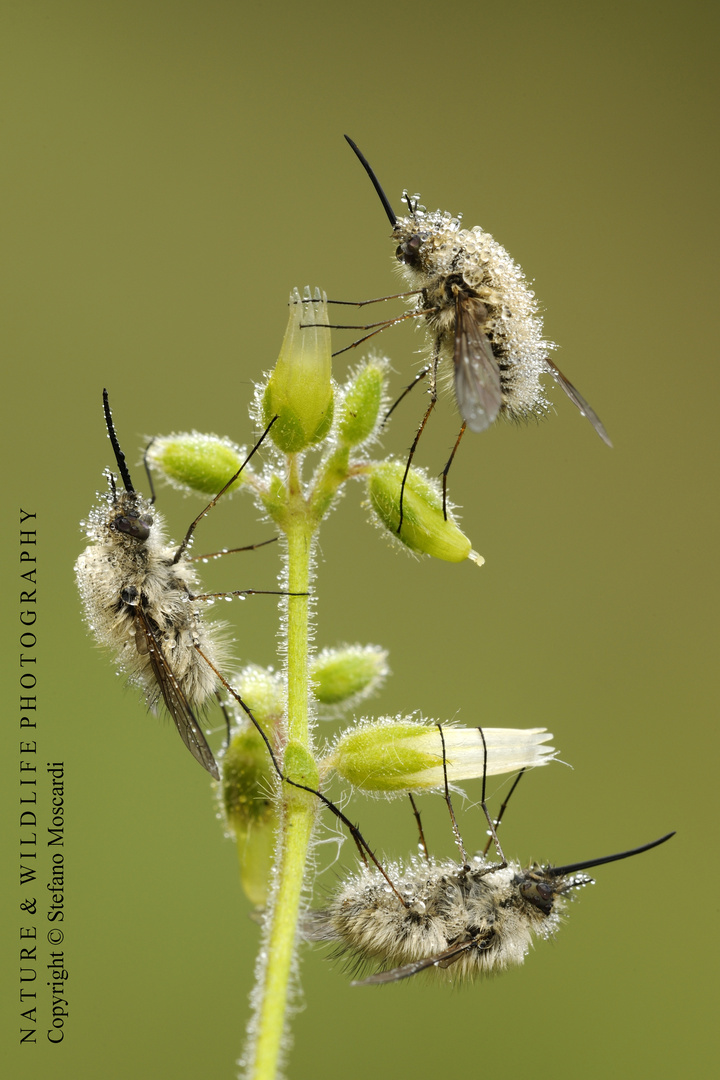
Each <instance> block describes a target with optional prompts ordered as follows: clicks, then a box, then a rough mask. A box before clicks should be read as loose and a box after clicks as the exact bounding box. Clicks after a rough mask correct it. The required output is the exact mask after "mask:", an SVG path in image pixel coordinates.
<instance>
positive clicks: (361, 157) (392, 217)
mask: <svg viewBox="0 0 720 1080" xmlns="http://www.w3.org/2000/svg"><path fill="white" fill-rule="evenodd" d="M345 139H346V140H347V142H348V144H349V145H350V147H351V149H352V150H353V151H354V152H355V154H356V155H357V157H358V160H359V161H360V164H361V165H362V167H363V169H364V170H365V172H366V173H367V174H368V176H369V177H370V179H371V180H372V185H373V187H374V188H375V190H376V191H377V193H378V195H379V197H380V202H381V203H382V204H383V208H384V210H385V213H386V214H387V216H388V220H389V222H390V224H391V225H392V226H393V228H394V227H395V225H396V223H397V214H396V213H395V211H394V210H393V208H392V206H391V205H390V200H389V199H388V197H387V195H386V194H385V192H384V191H383V189H382V188H381V186H380V181H379V180H378V178H377V176H376V175H375V173H374V172H373V171H372V169H371V167H370V163H369V162H368V160H367V158H366V157H365V155H364V154H363V152H362V150H361V149H360V147H359V146H358V145H357V143H354V142H353V141H352V139H351V138H350V136H349V135H346V136H345Z"/></svg>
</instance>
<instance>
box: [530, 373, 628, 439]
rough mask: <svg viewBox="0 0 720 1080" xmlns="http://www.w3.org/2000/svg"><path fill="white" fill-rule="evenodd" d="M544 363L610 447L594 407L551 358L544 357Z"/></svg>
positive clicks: (607, 436)
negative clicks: (591, 406) (592, 407)
mask: <svg viewBox="0 0 720 1080" xmlns="http://www.w3.org/2000/svg"><path fill="white" fill-rule="evenodd" d="M545 363H546V364H547V367H548V371H549V372H550V374H551V375H552V377H553V379H554V380H555V382H557V383H559V384H560V386H562V388H563V390H564V391H565V393H566V394H567V396H568V397H569V398H570V400H571V401H572V403H573V405H575V406H576V408H578V409H579V410H580V412H581V413H582V414H583V416H587V418H588V420H589V421H590V423H591V424H592V426H593V427H594V428H595V430H596V431H597V433H598V435H599V436H600V438H601V439H602V441H603V442H604V443H607V445H608V446H610V447H612V443H611V442H610V436H609V435H608V433H607V431H606V430H605V426H604V424H603V422H602V420H601V419H600V417H599V416H598V414H597V413H596V412H595V411H594V409H591V408H590V406H589V405H588V403H587V401H586V400H585V398H584V397H583V396H582V394H581V393H580V392H579V390H576V389H575V387H574V386H573V384H572V383H571V382H570V380H569V379H566V378H565V376H564V375H563V373H562V371H560V368H558V367H557V366H556V365H555V364H553V362H552V360H548V359H547V358H546V359H545Z"/></svg>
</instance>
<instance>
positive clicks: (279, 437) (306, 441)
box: [263, 288, 333, 454]
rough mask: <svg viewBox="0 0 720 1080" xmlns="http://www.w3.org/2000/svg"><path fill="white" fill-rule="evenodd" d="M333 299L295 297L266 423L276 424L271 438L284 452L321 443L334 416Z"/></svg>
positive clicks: (266, 399)
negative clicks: (329, 303)
mask: <svg viewBox="0 0 720 1080" xmlns="http://www.w3.org/2000/svg"><path fill="white" fill-rule="evenodd" d="M327 323H328V314H327V300H326V297H325V294H324V293H323V294H322V297H321V295H320V290H319V289H316V290H315V301H314V302H313V301H311V299H310V290H309V289H308V288H306V289H305V293H304V296H303V298H302V300H301V299H300V293H299V292H298V290H297V289H295V290H294V292H293V293H292V295H291V296H290V316H289V319H288V325H287V330H286V331H285V338H284V340H283V344H282V348H281V350H280V356H279V358H278V362H277V364H276V365H275V368H274V370H273V372H272V374H271V375H270V379H269V381H268V384H267V387H266V388H265V394H264V396H263V414H264V417H265V422H266V423H268V424H269V423H270V421H271V420H272V418H273V417H274V416H277V418H278V419H277V420H276V422H275V423H274V424H273V426H272V428H271V430H270V438H271V439H272V440H273V442H274V443H275V445H276V446H277V447H279V448H280V450H282V452H283V453H284V454H296V453H299V451H301V450H305V449H306V448H307V447H308V446H312V445H313V444H314V443H317V442H320V441H321V440H322V439H324V438H325V436H326V435H327V433H328V431H329V429H330V425H331V423H332V418H333V388H332V382H331V364H332V357H331V347H330V330H329V329H328V328H327Z"/></svg>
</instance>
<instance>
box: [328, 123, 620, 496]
mask: <svg viewBox="0 0 720 1080" xmlns="http://www.w3.org/2000/svg"><path fill="white" fill-rule="evenodd" d="M345 138H346V139H347V141H348V143H349V144H350V146H351V147H352V149H353V151H354V152H355V154H356V155H357V157H358V159H359V160H360V162H361V164H362V165H363V167H364V169H365V171H366V172H367V174H368V176H369V177H370V180H371V181H372V183H373V186H374V188H375V190H376V192H377V194H378V196H379V197H380V201H381V202H382V205H383V207H384V209H385V213H386V214H387V216H388V219H389V221H390V224H391V226H392V230H393V231H392V239H393V240H394V242H395V243H396V245H397V247H396V252H395V254H396V256H397V259H398V262H399V263H400V269H401V271H402V273H403V274H404V276H405V278H406V280H407V282H408V284H409V285H410V287H411V289H412V291H411V292H410V293H404V294H399V295H400V296H409V297H411V300H410V303H411V304H412V310H411V311H410V312H409V313H408V314H407V315H405V316H401V317H400V319H390V320H387V321H385V322H383V323H375V324H371V325H370V326H367V327H357V329H368V330H371V329H373V328H377V329H374V332H375V333H377V332H379V330H381V329H384V328H385V327H386V326H389V325H392V324H393V323H394V322H399V321H402V319H404V318H413V317H421V318H424V320H425V325H426V327H427V331H428V335H429V337H430V340H431V342H432V356H431V360H430V363H429V365H428V366H427V367H426V368H424V370H423V371H421V372H420V373H419V374H418V375H417V376H416V378H415V379H414V380H413V382H412V383H410V385H409V386H408V387H407V388H406V390H405V392H404V393H403V394H402V395H401V397H400V398H399V399H398V401H397V402H395V405H394V406H393V409H394V408H395V407H396V405H398V404H399V402H400V401H401V400H402V398H403V397H404V396H405V394H406V393H407V392H408V391H409V390H410V389H411V388H412V387H413V386H415V385H416V383H417V382H419V381H420V380H421V379H423V378H425V377H426V376H427V375H429V394H430V404H429V405H428V408H427V411H426V413H425V416H424V418H423V420H422V422H421V424H420V427H419V429H418V432H417V434H416V436H415V441H414V442H413V445H412V448H411V450H410V457H409V459H408V469H409V467H410V462H411V461H412V457H413V454H414V452H415V448H416V446H417V443H418V440H419V438H420V435H421V434H422V431H423V429H424V427H425V424H426V423H427V420H428V417H429V416H430V413H431V412H432V410H433V408H434V407H435V403H436V401H437V378H438V368H439V366H440V364H441V362H442V361H444V360H449V359H452V363H453V371H454V388H455V400H456V402H457V407H458V410H459V412H460V416H461V417H462V421H463V424H462V428H461V431H460V434H459V435H458V438H457V441H456V443H455V447H454V449H453V453H452V455H451V457H450V460H449V461H448V463H447V465H446V466H445V470H444V473H443V476H444V477H445V476H447V471H448V469H449V468H450V465H451V464H452V460H453V457H454V456H455V452H456V450H457V447H458V444H459V442H460V439H461V438H462V436H463V434H464V432H465V430H466V428H469V429H470V431H478V432H479V431H485V429H486V428H488V427H489V426H490V425H491V424H492V423H493V421H494V420H495V419H496V418H497V417H498V416H499V415H501V414H502V415H505V416H507V417H509V418H511V419H527V418H529V417H531V416H539V415H542V414H543V413H544V412H546V411H547V408H548V403H547V400H546V398H545V394H544V392H543V388H542V385H541V382H540V377H541V376H542V375H543V374H546V373H549V374H550V375H552V377H553V378H554V379H555V381H556V382H558V383H559V384H560V386H561V387H562V388H563V390H564V391H565V393H566V394H567V396H568V397H569V398H570V400H571V401H572V402H573V404H574V405H576V406H577V408H578V409H579V410H580V412H581V413H582V415H583V416H586V417H587V419H588V420H589V421H590V423H591V424H592V426H593V427H594V428H595V430H596V431H597V433H598V435H599V436H600V438H601V439H602V440H603V441H604V442H605V443H607V445H608V446H612V443H611V442H610V439H609V437H608V434H607V432H606V430H605V428H604V426H603V424H602V423H601V421H600V419H599V417H598V416H597V414H596V413H595V412H594V411H593V410H592V409H591V408H590V406H589V405H588V403H587V402H586V401H585V398H584V397H583V396H582V395H581V394H580V393H579V392H578V391H577V390H576V389H575V387H574V386H573V384H572V383H571V382H570V381H569V380H568V379H567V378H566V377H565V376H564V375H563V373H562V372H561V371H560V370H559V368H558V367H557V366H556V365H555V364H554V363H553V361H552V360H550V359H549V357H548V352H549V350H550V349H551V348H553V346H552V344H551V343H550V342H547V341H544V340H543V336H542V320H541V318H540V316H539V315H538V312H537V301H536V299H535V296H534V294H533V292H532V291H531V289H530V288H529V287H528V285H527V282H526V280H525V277H524V274H523V272H522V270H521V268H520V267H519V266H518V265H517V263H515V262H514V261H513V259H512V258H511V257H510V256H509V255H508V253H507V252H506V251H505V249H504V248H502V247H501V246H500V244H498V243H497V242H496V241H495V240H494V239H493V238H492V236H490V234H489V233H486V232H484V231H483V230H482V229H481V228H480V227H479V226H475V228H473V229H463V228H461V216H460V215H459V216H458V217H453V216H452V215H451V214H450V213H448V212H446V211H445V212H444V211H441V210H436V211H434V212H433V213H428V211H427V210H426V209H425V208H424V207H423V206H421V205H420V201H419V199H420V197H419V196H418V195H414V196H410V195H409V194H408V193H407V191H406V192H404V194H403V201H404V202H405V203H406V205H407V210H408V213H407V215H406V216H405V217H398V216H397V215H396V214H395V212H394V210H393V208H392V206H391V205H390V202H389V200H388V198H387V196H386V194H385V192H384V191H383V189H382V187H381V186H380V183H379V181H378V179H377V177H376V176H375V173H374V172H373V170H372V168H371V167H370V165H369V163H368V161H367V160H366V158H365V156H364V155H363V154H362V152H361V151H360V149H359V148H358V147H357V146H356V144H355V143H354V142H353V140H352V139H351V138H350V137H349V136H347V135H346V136H345ZM388 299H390V298H388ZM372 302H373V301H364V303H372ZM357 306H361V305H357ZM368 336H372V334H370V335H368ZM361 340H363V341H364V340H366V338H362V339H361ZM354 344H359V342H355V343H354ZM343 351H344V350H343ZM393 409H391V410H390V412H392V411H393ZM389 415H390V413H388V416H389ZM386 419H387V417H386Z"/></svg>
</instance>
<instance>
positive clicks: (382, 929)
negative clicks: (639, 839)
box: [305, 729, 674, 986]
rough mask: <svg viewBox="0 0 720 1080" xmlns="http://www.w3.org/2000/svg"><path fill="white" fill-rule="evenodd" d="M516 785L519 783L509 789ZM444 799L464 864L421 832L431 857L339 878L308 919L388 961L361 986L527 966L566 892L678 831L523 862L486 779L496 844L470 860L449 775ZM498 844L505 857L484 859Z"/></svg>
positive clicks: (322, 935)
mask: <svg viewBox="0 0 720 1080" xmlns="http://www.w3.org/2000/svg"><path fill="white" fill-rule="evenodd" d="M480 733H481V735H482V729H480ZM441 735H442V729H441ZM484 742H485V739H484V736H483V743H484ZM520 775H522V773H521V774H520ZM517 779H518V780H519V777H518V778H517ZM516 785H517V780H516V781H515V784H514V785H513V788H512V789H511V792H510V794H512V791H513V790H514V788H515V786H516ZM509 797H510V796H508V799H509ZM445 799H446V801H447V804H448V808H449V810H450V814H451V820H452V824H453V830H454V833H455V839H456V842H457V844H458V847H459V849H460V861H459V862H456V861H455V860H453V859H434V858H432V857H430V856H429V855H428V854H427V849H426V847H425V843H424V837H423V835H422V829H421V833H420V836H421V850H422V851H423V852H424V857H422V856H416V857H414V858H413V859H411V860H410V861H409V862H408V863H406V864H397V865H392V866H389V867H388V869H387V871H385V870H384V869H383V868H379V869H378V866H377V864H376V866H375V868H369V867H368V866H367V865H365V866H362V867H361V868H360V871H359V872H357V873H355V874H353V875H351V876H350V877H349V878H348V879H347V880H345V881H344V882H343V883H342V884H341V886H340V888H339V890H338V891H337V893H336V894H335V895H334V896H333V897H332V898H331V900H330V903H329V905H328V906H327V907H326V908H324V909H323V910H320V911H314V912H311V913H310V914H309V916H308V917H307V920H306V925H305V935H306V937H307V938H308V939H310V940H314V941H330V942H334V943H335V944H336V945H337V946H338V947H339V952H340V953H347V954H349V956H350V957H351V960H352V961H353V962H354V964H355V965H356V966H357V967H358V968H362V967H365V966H367V965H369V964H379V965H380V970H379V971H378V972H376V973H375V974H373V975H370V976H368V977H367V978H364V979H360V980H359V981H357V982H356V983H355V984H354V985H363V986H366V985H371V984H375V985H376V984H379V983H390V982H398V981H400V980H401V979H407V978H410V977H411V976H413V975H417V974H419V973H420V972H421V971H427V972H428V973H429V974H432V975H434V976H436V977H439V978H442V979H443V980H444V981H446V982H447V981H462V980H466V979H473V978H476V977H478V976H483V975H487V974H490V973H491V972H496V971H502V970H504V969H505V968H507V967H509V966H512V965H515V964H522V963H523V962H524V960H525V957H526V955H527V952H528V949H529V948H530V945H531V944H532V939H533V937H540V938H547V937H550V936H552V934H553V933H554V932H555V930H557V928H558V926H559V925H560V919H561V914H562V911H563V908H564V906H565V901H566V899H567V897H568V894H569V893H571V891H572V890H573V889H577V888H580V887H581V886H583V885H588V884H591V883H592V880H593V879H592V878H590V877H588V876H587V875H586V874H584V873H583V871H585V870H589V869H591V868H592V867H595V866H602V865H603V864H605V863H610V862H616V861H617V860H619V859H628V858H631V857H632V856H634V855H639V854H640V853H641V852H643V851H649V850H650V849H651V848H654V847H657V846H658V845H659V844H664V843H665V841H667V840H669V839H670V837H671V836H674V833H668V834H667V835H666V836H663V837H661V838H660V839H659V840H654V841H652V842H651V843H649V844H643V845H642V847H638V848H633V849H631V850H630V851H623V852H621V853H619V854H617V855H607V856H604V857H602V858H599V859H589V860H586V861H583V862H578V863H570V864H568V865H566V866H550V865H545V866H541V865H538V864H537V863H533V864H532V865H531V866H528V867H522V866H521V865H520V864H519V863H517V862H510V861H508V860H507V859H506V858H505V856H504V854H503V851H502V848H501V847H500V843H499V841H498V838H497V828H498V827H499V824H500V819H501V817H502V814H503V811H504V809H505V807H506V806H507V802H508V799H506V800H505V803H504V804H503V807H502V808H501V811H500V814H499V816H498V819H497V820H496V821H493V820H492V819H491V817H490V815H489V814H488V810H487V807H486V804H485V780H484V779H483V794H482V803H481V805H482V808H483V810H484V812H485V815H486V817H487V820H488V824H489V826H490V830H489V831H490V840H489V841H488V845H487V847H486V849H485V851H484V852H483V853H482V854H481V855H475V856H473V857H472V858H471V859H468V857H467V855H466V853H465V849H464V847H463V844H462V840H461V838H460V833H459V831H458V829H457V825H456V822H455V816H454V813H453V810H452V804H451V802H450V796H449V791H448V787H447V779H446V787H445ZM416 816H417V812H416ZM418 820H419V819H418ZM490 843H494V845H495V848H496V851H497V854H498V857H499V860H500V861H499V862H491V861H489V860H488V859H487V858H486V856H487V851H488V849H489V846H490ZM388 882H389V883H390V887H388Z"/></svg>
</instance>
